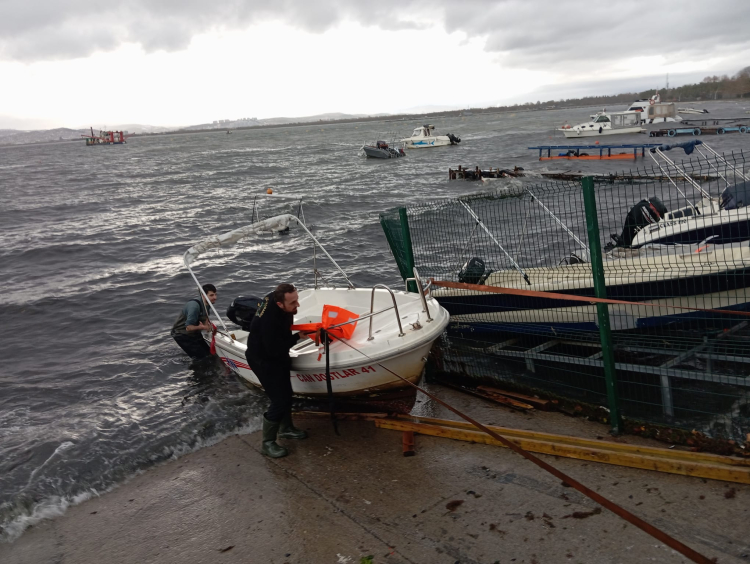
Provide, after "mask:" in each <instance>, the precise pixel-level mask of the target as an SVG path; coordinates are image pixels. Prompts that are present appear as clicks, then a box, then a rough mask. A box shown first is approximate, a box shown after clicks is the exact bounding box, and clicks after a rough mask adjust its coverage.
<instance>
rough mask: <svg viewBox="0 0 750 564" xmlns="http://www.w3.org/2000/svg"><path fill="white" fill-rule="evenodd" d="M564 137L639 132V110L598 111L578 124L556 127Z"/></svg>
mask: <svg viewBox="0 0 750 564" xmlns="http://www.w3.org/2000/svg"><path fill="white" fill-rule="evenodd" d="M558 131H562V132H563V134H564V135H565V137H568V138H571V137H600V136H603V135H625V134H628V133H630V134H632V133H641V132H642V131H645V130H644V129H642V128H641V118H640V113H639V112H630V111H628V112H611V113H607V112H599V113H597V114H595V115H594V116H593V117H592V119H591V121H589V122H585V123H579V124H578V125H564V126H562V127H561V128H559V129H558Z"/></svg>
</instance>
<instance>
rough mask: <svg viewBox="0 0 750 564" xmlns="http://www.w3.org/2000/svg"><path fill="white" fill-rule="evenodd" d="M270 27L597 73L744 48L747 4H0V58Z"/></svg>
mask: <svg viewBox="0 0 750 564" xmlns="http://www.w3.org/2000/svg"><path fill="white" fill-rule="evenodd" d="M270 20H279V21H283V22H286V23H288V24H290V25H292V26H294V27H297V28H300V29H304V30H307V31H310V32H313V33H323V32H325V31H326V30H327V29H330V28H331V27H333V26H335V25H337V24H338V23H340V22H342V21H345V20H351V21H356V22H359V23H361V24H364V25H368V26H376V27H379V28H382V29H386V30H399V29H417V28H421V27H427V26H429V25H432V24H433V23H438V24H441V25H443V26H444V27H445V29H446V30H448V31H449V32H463V33H465V34H466V35H467V36H468V37H470V38H481V39H484V40H485V41H486V44H485V48H486V50H487V51H490V52H495V53H497V54H498V56H499V57H500V58H501V60H502V62H503V63H504V64H505V65H508V66H514V67H520V68H529V69H539V68H543V69H546V70H552V71H554V70H555V69H556V68H559V69H560V71H561V72H562V71H563V70H567V71H570V70H571V69H574V70H576V71H577V72H580V71H586V70H587V69H588V70H590V72H591V74H592V77H595V76H596V75H597V73H599V72H601V71H602V70H606V69H607V68H608V66H610V65H612V63H613V62H615V61H617V60H621V59H623V58H628V57H634V56H645V55H653V54H663V55H665V56H666V57H667V59H668V60H669V61H670V62H679V61H686V60H687V61H691V60H702V59H708V58H711V57H712V56H720V55H724V54H727V53H733V52H737V51H738V50H743V49H749V48H750V33H748V32H747V23H748V22H750V2H748V1H747V0H717V1H714V2H713V3H710V4H706V3H705V2H701V1H697V0H684V1H682V2H670V1H668V0H661V1H659V2H648V1H643V0H636V1H634V0H629V1H627V2H620V3H614V4H613V3H610V2H600V1H593V0H583V1H577V2H561V1H560V0H525V1H522V0H497V1H486V0H463V1H462V2H456V1H455V0H430V2H429V3H428V2H420V1H418V0H378V1H377V2H368V3H366V2H350V1H348V0H277V1H275V2H268V0H265V1H260V0H161V1H159V0H157V1H150V0H119V1H117V2H96V1H93V2H92V1H91V0H35V1H33V2H30V1H29V0H0V58H3V59H5V60H18V61H25V62H30V61H36V60H50V59H70V58H76V57H84V56H86V55H89V54H91V53H92V52H94V51H108V50H112V49H115V48H116V47H118V46H119V45H121V44H123V43H126V42H132V43H138V44H140V45H142V46H143V48H144V49H145V50H146V51H147V52H153V51H158V50H166V51H175V50H181V49H184V48H185V47H186V46H187V45H188V44H189V43H190V40H191V39H192V37H193V36H194V35H196V34H198V33H202V32H205V31H207V30H210V29H212V28H218V27H220V28H225V29H240V28H243V27H246V26H248V25H249V24H252V23H258V22H264V21H270ZM280 40H283V38H281V39H280ZM351 47H352V46H342V48H351ZM427 54H429V52H427ZM414 56H415V60H416V58H418V55H414ZM643 71H644V74H647V73H650V72H651V70H650V69H643Z"/></svg>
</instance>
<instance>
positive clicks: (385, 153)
mask: <svg viewBox="0 0 750 564" xmlns="http://www.w3.org/2000/svg"><path fill="white" fill-rule="evenodd" d="M362 150H363V151H364V152H365V155H367V156H368V157H370V158H372V159H397V158H399V157H401V156H402V155H400V154H398V153H396V154H394V153H391V152H390V151H389V150H388V149H378V148H377V147H370V146H369V145H364V146H363V147H362Z"/></svg>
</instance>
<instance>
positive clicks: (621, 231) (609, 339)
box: [381, 146, 750, 442]
mask: <svg viewBox="0 0 750 564" xmlns="http://www.w3.org/2000/svg"><path fill="white" fill-rule="evenodd" d="M693 149H694V153H693V155H691V158H689V159H688V158H684V159H682V160H680V161H677V160H675V159H673V158H671V153H668V152H667V151H666V150H665V151H657V152H656V153H653V154H650V157H649V158H647V159H646V161H645V162H646V163H647V164H646V165H645V166H642V167H641V168H640V169H638V170H633V171H630V172H628V173H623V174H619V175H617V177H618V178H619V180H611V181H606V182H605V181H602V180H603V179H601V178H599V179H598V182H597V183H596V184H594V182H593V181H591V180H588V181H587V180H584V181H583V182H582V183H581V182H536V183H534V182H527V181H519V180H518V179H516V180H513V181H512V182H511V183H510V184H506V185H504V186H503V187H502V188H498V189H497V190H494V191H491V192H487V193H481V194H475V195H470V196H466V197H461V198H457V199H451V200H444V201H439V202H433V203H427V204H423V205H419V206H414V207H410V208H408V209H405V208H398V209H394V210H389V211H386V212H384V213H382V214H381V224H382V227H383V230H384V231H385V234H386V237H387V239H388V243H389V245H390V247H391V249H392V251H393V255H394V258H395V260H396V263H397V264H398V267H399V270H400V272H401V274H402V276H404V278H407V277H410V276H411V271H412V268H413V267H416V268H417V269H418V271H419V273H420V275H421V276H422V277H423V278H424V277H430V278H433V279H434V280H437V281H446V282H452V283H459V286H460V285H461V284H463V286H461V287H445V286H438V287H436V288H435V289H434V290H433V295H434V297H435V298H437V299H438V301H439V302H440V303H441V305H443V307H445V308H446V309H447V310H448V311H449V312H450V314H451V325H450V327H449V331H448V333H447V335H446V337H445V338H444V341H443V346H442V347H441V348H440V350H439V351H437V355H436V357H437V361H436V362H435V363H434V366H433V374H434V375H435V376H437V377H438V378H440V379H443V380H447V381H449V382H458V381H461V382H464V383H466V382H467V381H468V382H469V383H473V384H475V385H478V384H480V383H484V384H488V383H489V384H496V385H497V384H502V386H503V387H505V388H509V387H510V388H516V389H522V390H534V391H535V392H536V393H541V394H547V395H549V396H557V397H561V398H568V399H571V400H575V401H578V402H585V403H587V404H591V405H599V406H604V407H606V409H609V410H610V414H611V415H612V417H613V418H617V419H618V420H619V415H620V414H621V415H622V416H624V417H626V418H627V419H629V420H638V421H646V422H650V423H657V424H666V425H669V426H672V427H678V428H685V429H690V430H692V429H697V430H699V431H701V432H703V433H705V434H707V435H709V436H713V437H721V438H729V439H735V440H741V441H742V442H744V440H745V438H746V434H747V433H749V432H750V393H748V389H749V387H750V378H748V373H749V372H750V323H749V322H750V317H748V316H744V315H742V314H743V313H744V312H747V311H750V243H749V240H750V206H746V205H745V202H746V201H747V203H748V204H750V183H748V182H747V169H746V166H745V159H744V155H743V154H742V153H735V154H731V155H728V156H727V155H723V156H722V155H718V154H714V153H711V152H710V151H709V148H708V147H706V146H702V147H693ZM678 150H679V149H678ZM665 157H666V159H665ZM651 158H653V159H654V160H653V161H652V160H650V159H651ZM587 190H588V193H589V194H590V196H591V198H590V199H589V200H588V201H586V198H585V197H584V196H585V194H586V193H587ZM594 238H595V240H594ZM597 273H599V274H597ZM597 276H600V277H601V278H600V280H601V282H602V283H601V288H600V289H599V290H597V289H596V284H597V282H596V278H597ZM467 284H468V285H469V286H466V285H467ZM454 285H455V284H454ZM476 285H483V286H489V287H491V288H494V290H491V289H486V288H485V289H478V288H477V287H476ZM498 288H503V289H506V290H505V291H503V290H497V289H498ZM509 292H512V293H509ZM605 292H606V298H608V299H614V300H619V301H625V302H637V304H633V303H628V304H608V305H606V306H602V305H601V304H599V305H597V304H596V303H593V302H591V301H587V300H583V301H574V300H575V298H576V297H579V298H580V297H591V298H594V297H595V296H598V297H600V298H602V297H605V295H604V293H605ZM545 293H551V294H555V295H554V296H549V295H545ZM608 363H609V367H610V368H609V370H608V368H607V366H608ZM608 383H609V385H608ZM612 423H613V426H614V424H615V421H612Z"/></svg>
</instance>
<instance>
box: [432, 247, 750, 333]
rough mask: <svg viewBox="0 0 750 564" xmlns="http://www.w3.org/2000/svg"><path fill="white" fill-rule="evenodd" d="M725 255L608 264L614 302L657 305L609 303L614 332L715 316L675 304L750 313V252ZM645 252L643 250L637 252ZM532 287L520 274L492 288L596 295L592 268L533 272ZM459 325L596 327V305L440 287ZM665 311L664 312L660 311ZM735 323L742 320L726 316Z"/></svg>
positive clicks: (534, 329) (506, 275)
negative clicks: (747, 311) (642, 303)
mask: <svg viewBox="0 0 750 564" xmlns="http://www.w3.org/2000/svg"><path fill="white" fill-rule="evenodd" d="M744 245H745V246H744V247H740V248H729V249H725V250H721V251H710V250H709V252H708V253H706V254H704V253H703V252H701V253H697V254H696V253H695V252H687V253H686V254H680V253H677V252H675V253H672V254H671V255H670V256H668V257H653V256H651V257H648V258H639V257H636V258H630V259H626V260H614V261H605V263H604V271H605V279H606V280H607V298H609V299H613V300H623V301H632V302H645V303H649V304H653V305H615V304H611V305H609V306H608V308H609V312H610V322H611V326H612V329H613V330H615V331H619V330H629V329H641V328H646V327H655V326H660V325H667V324H672V323H681V322H684V321H689V320H690V319H692V318H696V317H698V318H701V319H706V318H707V317H708V316H709V314H707V313H706V312H696V311H689V310H680V309H673V308H674V307H686V308H701V309H717V310H738V311H745V310H748V309H750V247H748V246H747V243H745V244H744ZM634 252H638V251H634ZM526 274H527V275H528V276H529V280H530V281H531V285H526V284H525V282H524V281H523V279H522V278H521V277H520V275H519V274H518V273H516V272H508V271H502V272H499V273H495V274H493V275H492V276H491V277H490V278H489V279H488V281H487V282H485V284H487V285H491V286H497V287H505V288H516V289H523V290H532V291H538V292H554V293H556V294H564V295H571V296H586V297H593V296H594V287H593V279H592V275H591V265H590V264H576V265H565V266H560V267H556V268H547V269H543V268H535V269H527V270H526ZM434 296H435V297H436V298H437V299H438V301H439V302H440V304H441V305H442V306H443V307H444V308H445V309H446V310H447V311H448V312H449V313H450V315H451V321H452V322H453V323H454V325H455V324H469V325H470V326H471V327H472V328H473V330H488V331H514V332H519V333H537V334H538V333H540V332H542V333H544V332H547V333H555V334H557V333H559V332H561V331H562V332H564V331H567V330H587V331H588V330H597V323H598V318H597V310H596V305H595V304H593V303H592V304H585V303H582V302H580V301H572V300H566V299H564V298H559V299H549V298H544V297H537V296H517V295H512V294H498V293H487V292H478V291H456V290H451V289H447V288H441V289H439V290H436V291H435V292H434ZM654 306H659V307H654ZM711 315H717V316H721V317H723V318H726V319H729V320H736V317H732V316H725V315H722V314H711Z"/></svg>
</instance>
